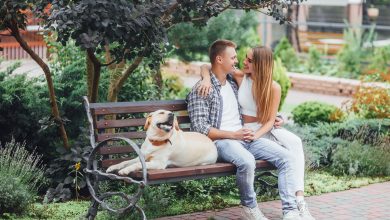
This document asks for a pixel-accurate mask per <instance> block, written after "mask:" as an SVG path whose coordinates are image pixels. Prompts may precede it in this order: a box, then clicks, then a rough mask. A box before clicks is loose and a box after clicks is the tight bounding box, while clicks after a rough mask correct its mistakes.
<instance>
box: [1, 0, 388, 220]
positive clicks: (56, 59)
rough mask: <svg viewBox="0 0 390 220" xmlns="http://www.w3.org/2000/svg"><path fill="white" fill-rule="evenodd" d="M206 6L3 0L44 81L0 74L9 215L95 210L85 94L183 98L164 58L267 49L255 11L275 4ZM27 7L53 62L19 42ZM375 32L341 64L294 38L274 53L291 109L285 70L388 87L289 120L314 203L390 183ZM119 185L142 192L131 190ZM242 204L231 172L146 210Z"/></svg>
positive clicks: (356, 43) (181, 188) (56, 215)
mask: <svg viewBox="0 0 390 220" xmlns="http://www.w3.org/2000/svg"><path fill="white" fill-rule="evenodd" d="M205 2H208V1H188V2H187V3H186V2H185V1H184V2H182V3H175V4H170V1H167V2H166V3H155V2H154V1H118V2H111V1H107V0H97V1H93V3H92V1H88V0H81V1H53V2H52V3H51V4H52V5H51V8H50V11H51V12H50V13H48V8H47V4H48V1H32V3H28V4H27V3H26V2H25V1H19V0H2V1H1V4H0V12H1V15H0V21H1V23H0V30H8V31H9V33H10V35H11V36H13V37H14V38H15V39H16V40H17V41H18V42H19V43H20V45H21V46H22V47H23V49H25V50H26V51H28V52H29V54H30V55H31V57H32V59H33V60H34V61H36V62H37V63H38V64H39V66H40V67H42V69H43V72H44V74H43V75H42V76H39V77H31V76H29V75H28V74H14V71H15V70H16V69H17V68H18V67H19V66H20V65H21V63H20V62H19V61H15V62H13V63H12V65H9V66H8V67H7V69H6V70H4V71H0V126H1V129H0V218H4V219H79V218H80V217H82V216H84V215H85V214H86V212H87V210H88V207H89V205H90V195H89V191H88V189H87V187H86V182H85V178H84V177H85V173H84V168H85V167H86V157H87V156H88V153H89V152H91V146H90V144H89V139H88V138H89V137H88V122H87V117H86V113H85V109H84V106H83V103H82V97H83V96H88V98H89V100H90V101H91V102H121V101H142V100H171V99H184V98H185V97H186V95H187V93H188V92H189V91H190V88H186V87H185V86H184V84H183V82H182V81H181V79H180V78H179V77H178V76H176V75H173V74H170V73H168V72H164V71H162V66H163V63H164V60H166V59H167V58H169V59H179V60H182V61H185V62H192V61H207V56H205V55H206V54H207V48H208V46H209V45H210V44H211V42H213V41H215V40H216V39H219V38H225V39H229V40H232V41H234V42H236V43H237V45H238V46H239V47H238V48H237V53H238V59H239V60H240V63H241V64H240V65H242V60H243V59H244V57H245V53H246V51H247V49H248V48H250V47H251V46H254V45H259V44H261V39H260V38H259V37H258V34H257V31H256V28H257V26H258V25H259V23H258V21H257V19H256V18H257V17H258V12H256V10H258V9H263V8H266V7H268V6H267V5H263V4H257V3H253V1H215V3H210V2H208V4H206V3H205ZM292 2H300V1H291V4H292ZM280 4H281V3H273V5H271V6H270V11H269V12H268V13H269V14H270V15H271V16H273V17H274V18H275V19H276V20H278V21H280V22H281V23H284V22H285V21H286V20H285V19H286V18H285V17H284V16H283V15H282V14H280V13H279V11H280V7H282V5H280ZM228 8H235V9H240V10H226V9H228ZM27 9H28V10H31V11H33V13H34V15H36V16H37V17H39V18H40V19H41V22H42V25H44V26H45V27H46V28H47V29H46V30H47V31H44V32H43V33H42V34H43V36H44V40H45V42H46V44H47V46H48V52H49V54H50V55H49V57H48V59H47V60H43V59H41V58H39V57H37V56H34V51H32V50H31V48H29V46H28V45H27V44H25V41H23V39H21V38H20V30H22V29H24V28H26V22H27V20H26V19H27V18H26V16H25V14H23V11H24V10H27ZM241 9H244V10H241ZM252 9H253V10H252ZM86 11H88V13H89V14H88V15H87V14H86ZM112 15H121V16H112ZM49 30H50V31H49ZM375 36H376V33H375V29H374V28H371V29H369V30H365V31H363V30H361V29H358V30H356V29H353V28H346V29H345V30H344V38H345V42H346V43H345V44H344V46H343V47H342V49H341V50H340V51H339V52H338V53H337V54H336V55H335V56H333V57H329V56H327V54H326V51H321V50H319V49H317V48H315V47H311V48H310V49H309V52H308V53H307V54H303V53H297V52H296V51H295V49H294V48H293V47H292V46H291V44H290V42H289V40H288V39H287V38H282V39H281V40H280V41H279V43H278V44H277V45H276V46H275V48H273V49H274V54H275V65H274V66H275V68H274V75H273V77H274V80H275V81H277V82H278V83H279V84H280V85H281V87H282V100H281V104H280V109H281V110H282V109H283V102H284V100H285V98H286V96H287V93H288V90H289V89H290V87H291V83H290V81H289V78H288V75H287V72H297V73H305V74H315V75H326V76H334V77H343V78H349V79H357V80H361V81H362V82H375V83H378V84H373V86H361V87H360V88H359V89H358V90H357V91H356V93H355V94H354V95H353V96H352V98H351V101H350V102H348V103H345V105H343V106H342V107H339V106H333V105H330V104H326V103H321V102H317V101H314V102H306V103H303V104H300V105H298V106H295V107H294V108H293V109H292V110H291V112H289V113H290V114H291V117H292V121H293V123H288V124H287V125H285V127H287V128H288V129H289V130H291V131H293V132H294V133H296V134H298V136H300V137H301V138H302V140H303V144H304V147H305V149H304V150H305V157H306V158H305V159H306V167H307V171H306V172H307V175H306V180H305V188H306V191H305V193H306V196H310V195H319V194H323V193H327V192H335V191H342V190H346V189H350V188H355V187H360V186H364V185H368V184H371V183H377V182H384V181H390V160H389V158H390V134H389V131H390V85H389V83H390V77H389V76H390V62H389V61H390V46H385V47H374V46H373V45H372V42H373V41H374V40H375ZM2 62H4V60H3V59H2V58H1V57H0V64H1V63H2ZM269 181H271V182H272V181H275V180H274V179H270V180H269ZM113 187H115V188H117V189H118V190H119V191H123V192H132V191H133V190H134V189H133V187H132V186H131V185H128V184H124V183H118V184H116V183H115V184H113ZM256 189H257V192H258V193H257V194H258V200H259V201H269V200H276V199H278V194H277V191H276V190H274V189H270V188H264V187H262V186H260V185H257V184H256ZM150 201H152V202H150ZM239 202H240V200H239V194H238V189H237V187H236V181H235V177H234V176H228V177H218V178H209V179H204V180H192V181H182V182H178V183H172V184H160V185H156V186H147V187H146V189H145V193H144V195H143V197H142V199H141V206H142V207H143V209H144V210H145V212H146V214H147V217H148V218H157V217H162V216H169V215H178V214H183V213H191V212H196V211H203V210H211V209H222V208H226V207H231V206H237V205H239ZM161 207H164V208H161ZM129 218H130V219H132V218H136V217H135V216H131V217H129V215H125V216H118V215H113V214H112V213H110V212H108V211H101V212H99V214H98V216H97V219H129Z"/></svg>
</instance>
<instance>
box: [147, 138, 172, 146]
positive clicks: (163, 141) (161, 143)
mask: <svg viewBox="0 0 390 220" xmlns="http://www.w3.org/2000/svg"><path fill="white" fill-rule="evenodd" d="M149 141H150V143H152V145H153V146H161V145H163V144H166V143H168V142H169V143H170V144H171V145H172V142H171V141H170V140H169V139H166V140H162V141H156V140H150V139H149Z"/></svg>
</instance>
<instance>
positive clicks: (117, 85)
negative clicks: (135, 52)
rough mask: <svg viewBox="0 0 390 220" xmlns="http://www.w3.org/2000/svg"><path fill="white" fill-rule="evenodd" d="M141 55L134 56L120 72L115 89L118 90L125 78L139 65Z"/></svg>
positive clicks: (141, 58)
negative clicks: (130, 62)
mask: <svg viewBox="0 0 390 220" xmlns="http://www.w3.org/2000/svg"><path fill="white" fill-rule="evenodd" d="M143 58H144V57H143V56H138V57H137V58H135V60H134V62H133V63H132V64H131V65H130V66H129V67H128V68H127V69H126V71H125V72H124V73H123V74H122V76H121V77H120V78H119V79H118V81H117V83H116V86H115V89H116V90H118V91H119V90H120V89H121V88H122V86H123V84H124V83H125V81H126V79H127V78H129V76H130V74H131V73H132V72H133V71H134V70H135V69H136V68H137V67H138V66H139V64H140V63H141V62H142V60H143Z"/></svg>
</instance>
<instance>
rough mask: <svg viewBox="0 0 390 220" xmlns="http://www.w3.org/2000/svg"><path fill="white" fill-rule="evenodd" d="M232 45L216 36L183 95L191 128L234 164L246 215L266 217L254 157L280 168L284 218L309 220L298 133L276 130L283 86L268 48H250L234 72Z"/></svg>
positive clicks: (256, 217)
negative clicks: (206, 61) (257, 189)
mask: <svg viewBox="0 0 390 220" xmlns="http://www.w3.org/2000/svg"><path fill="white" fill-rule="evenodd" d="M235 48H236V45H235V44H234V43H233V42H231V41H228V40H217V41H215V42H214V43H213V44H212V45H211V46H210V49H209V56H210V61H211V67H210V66H207V65H205V66H202V78H203V79H202V80H201V81H199V82H198V83H197V84H196V85H195V86H194V87H193V89H192V91H191V92H190V94H189V95H188V97H187V101H188V113H189V116H190V119H191V130H193V131H196V132H200V133H203V134H205V135H207V136H208V137H209V138H211V139H212V140H213V141H214V143H215V145H216V147H217V151H218V158H219V159H220V160H222V161H226V162H230V163H233V164H234V165H235V166H236V167H237V173H236V176H237V185H238V188H239V192H240V198H241V204H242V207H243V212H242V213H243V217H244V218H245V219H256V220H258V219H261V220H265V219H267V218H266V217H265V216H264V215H263V213H262V212H261V211H260V210H259V208H258V205H257V202H256V193H255V190H254V176H255V168H256V167H255V160H258V159H261V160H266V161H268V162H270V163H271V164H273V165H274V166H275V167H276V168H277V169H278V171H279V174H278V188H279V194H280V198H281V200H282V209H283V219H285V220H288V219H291V220H292V219H294V220H300V219H304V220H313V219H314V218H313V217H312V216H311V215H310V212H309V210H308V208H307V205H306V203H305V201H304V197H303V194H304V193H303V191H304V169H305V165H304V164H305V162H304V155H303V149H302V142H301V140H300V138H299V137H297V136H296V135H294V134H293V133H291V132H289V131H287V130H286V129H282V128H280V126H281V124H282V123H283V120H282V119H280V118H278V117H276V115H277V110H278V107H279V102H280V97H281V88H280V86H279V85H278V84H277V83H276V82H274V81H273V80H272V70H273V63H274V60H273V55H272V51H271V50H270V49H269V48H266V47H255V48H253V49H251V50H250V51H248V53H247V55H246V58H245V60H244V69H243V70H242V71H240V70H236V69H235V65H236V64H237V62H238V61H237V54H236V50H235Z"/></svg>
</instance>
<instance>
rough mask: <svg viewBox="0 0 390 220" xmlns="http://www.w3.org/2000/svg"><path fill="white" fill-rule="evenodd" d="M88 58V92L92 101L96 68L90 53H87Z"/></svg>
mask: <svg viewBox="0 0 390 220" xmlns="http://www.w3.org/2000/svg"><path fill="white" fill-rule="evenodd" d="M85 55H86V57H87V59H86V61H87V90H88V91H87V92H88V93H87V94H88V100H89V101H91V98H92V84H93V78H94V77H93V75H94V70H93V63H92V60H91V59H90V58H89V56H88V53H87V52H86V53H85Z"/></svg>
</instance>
